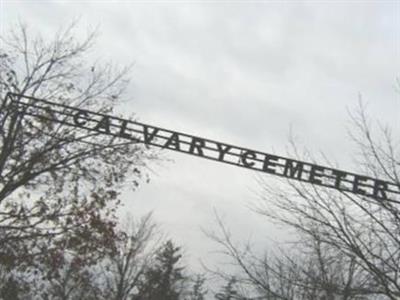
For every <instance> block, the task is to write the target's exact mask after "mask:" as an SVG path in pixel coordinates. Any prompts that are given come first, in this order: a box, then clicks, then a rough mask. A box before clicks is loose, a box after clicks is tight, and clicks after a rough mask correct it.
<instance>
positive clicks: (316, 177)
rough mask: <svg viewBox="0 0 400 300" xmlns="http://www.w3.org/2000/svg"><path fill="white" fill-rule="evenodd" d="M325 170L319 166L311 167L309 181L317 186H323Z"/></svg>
mask: <svg viewBox="0 0 400 300" xmlns="http://www.w3.org/2000/svg"><path fill="white" fill-rule="evenodd" d="M324 170H325V168H323V167H321V166H317V165H311V170H310V177H309V179H308V180H309V181H310V182H311V183H315V184H322V180H321V177H323V176H324Z"/></svg>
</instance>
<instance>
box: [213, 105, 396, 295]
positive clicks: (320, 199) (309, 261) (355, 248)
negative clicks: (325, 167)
mask: <svg viewBox="0 0 400 300" xmlns="http://www.w3.org/2000/svg"><path fill="white" fill-rule="evenodd" d="M360 103H361V102H360ZM351 117H352V120H353V127H352V131H351V133H352V135H351V136H352V138H353V140H354V141H355V142H356V144H357V146H358V148H359V150H360V151H359V154H358V156H357V159H358V163H359V166H360V170H359V171H360V172H364V173H365V174H366V175H369V176H371V177H375V178H381V179H385V180H387V181H391V182H394V183H396V184H397V185H399V186H400V181H399V178H400V177H399V175H400V173H399V166H400V153H399V149H398V140H397V137H396V136H394V135H393V134H392V133H391V131H390V130H389V129H388V128H387V127H383V126H381V125H380V126H373V125H372V121H371V120H369V119H368V117H367V115H366V112H365V107H363V106H362V105H361V104H360V106H359V108H358V109H357V110H356V112H355V113H353V114H352V115H351ZM297 150H298V149H297V148H296V147H295V146H294V143H293V151H292V155H294V156H296V157H297V158H298V159H300V160H304V158H305V157H304V155H300V154H299V152H298V151H297ZM310 159H312V157H311V156H306V160H310ZM327 163H329V162H327ZM260 185H261V187H262V191H261V193H260V195H261V199H262V201H261V202H259V203H258V204H256V205H257V206H256V209H255V210H256V212H257V213H260V214H262V215H264V216H266V217H267V218H268V219H269V220H270V221H272V222H274V223H278V224H280V225H283V226H284V227H285V228H287V229H288V230H290V231H291V232H293V233H294V235H295V236H296V240H295V241H294V242H292V243H291V244H290V250H285V249H282V250H280V251H279V253H277V254H276V255H268V256H265V257H260V255H256V254H254V253H252V251H251V248H250V247H246V246H243V245H242V246H240V245H237V244H234V243H233V241H232V237H231V235H230V233H229V231H228V230H227V229H226V227H225V225H224V224H222V222H221V221H219V225H220V226H219V227H220V229H221V233H220V234H217V235H213V236H212V238H213V239H214V240H215V241H217V242H218V243H219V244H220V245H221V246H222V249H225V255H227V256H228V257H230V258H231V261H232V262H233V263H234V264H235V265H236V266H238V267H239V270H240V272H239V274H240V276H239V277H237V278H238V281H239V282H240V283H242V285H245V286H247V287H249V288H250V290H251V291H253V293H254V295H255V296H259V297H261V298H260V299H327V300H333V299H334V300H337V299H393V300H394V299H398V298H399V297H400V204H399V203H398V202H396V201H390V200H388V201H386V200H375V199H371V198H368V197H364V196H362V195H354V194H350V193H346V192H339V191H334V190H331V189H324V188H321V187H317V186H313V185H311V184H308V183H301V182H300V183H298V182H292V181H288V182H286V184H282V181H279V182H278V183H277V182H273V183H271V180H270V178H268V180H266V179H264V178H260ZM220 273H221V272H220ZM223 275H224V276H227V275H229V274H223Z"/></svg>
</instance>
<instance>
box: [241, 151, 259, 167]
mask: <svg viewBox="0 0 400 300" xmlns="http://www.w3.org/2000/svg"><path fill="white" fill-rule="evenodd" d="M249 156H250V158H253V159H254V158H256V154H255V153H254V152H253V151H250V150H248V151H245V152H243V153H242V154H241V155H240V157H241V160H242V163H243V166H245V167H248V168H250V167H252V166H254V162H248V161H247V159H248V158H249Z"/></svg>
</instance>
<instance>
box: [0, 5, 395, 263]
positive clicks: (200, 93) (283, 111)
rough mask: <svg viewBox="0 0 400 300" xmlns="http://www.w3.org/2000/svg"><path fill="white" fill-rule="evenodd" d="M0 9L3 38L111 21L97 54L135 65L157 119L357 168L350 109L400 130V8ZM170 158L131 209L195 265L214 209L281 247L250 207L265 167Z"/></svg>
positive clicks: (205, 247)
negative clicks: (363, 108)
mask: <svg viewBox="0 0 400 300" xmlns="http://www.w3.org/2000/svg"><path fill="white" fill-rule="evenodd" d="M0 3H1V4H0V10H1V15H0V26H1V27H0V30H1V33H3V32H5V31H6V30H7V29H9V28H10V26H13V25H15V24H16V22H17V21H18V20H21V21H23V22H26V23H27V24H28V25H29V26H30V27H31V29H32V30H33V31H40V32H42V33H43V34H44V35H52V34H54V32H55V31H56V30H57V29H58V28H59V27H60V26H63V25H65V24H67V23H69V22H70V21H71V20H72V19H74V18H77V17H80V23H79V27H80V28H81V29H82V30H81V31H82V32H86V29H87V28H88V27H92V28H94V27H96V26H99V28H100V33H101V34H100V36H99V39H98V44H97V46H96V51H95V53H94V54H93V55H95V56H96V57H97V58H99V59H102V60H105V61H107V60H112V61H114V62H115V63H118V64H122V65H123V64H128V63H131V62H134V64H135V66H134V69H133V73H132V83H131V85H130V87H129V93H128V95H127V99H129V102H128V103H127V106H128V108H126V107H125V108H124V109H126V110H129V111H130V112H135V113H136V114H137V117H138V118H139V120H140V121H142V122H145V123H149V124H152V125H158V126H161V127H166V128H170V129H173V130H178V131H183V132H187V133H190V134H194V135H199V136H204V137H208V138H211V139H216V140H219V141H222V142H228V143H233V144H236V145H241V146H245V147H248V148H254V149H257V150H261V151H265V152H272V153H275V154H279V155H285V154H286V146H287V144H288V135H289V132H290V130H292V131H293V132H294V135H295V136H296V137H297V139H298V140H299V142H301V147H306V148H308V149H309V150H310V151H312V152H317V151H322V152H324V153H326V154H327V156H328V157H329V158H330V159H332V160H334V161H336V162H337V163H338V166H339V167H340V168H341V169H344V170H348V171H357V166H355V165H354V164H353V163H352V155H353V154H354V147H353V145H352V143H351V141H350V139H349V136H348V135H347V129H348V128H349V125H350V123H349V117H348V113H347V111H348V110H349V109H350V110H351V109H353V108H354V107H356V106H357V102H358V97H359V96H358V95H359V93H361V94H362V97H363V99H364V101H365V102H366V103H367V105H368V111H369V112H370V113H371V115H373V116H374V117H377V118H379V119H381V120H383V121H384V122H387V123H390V124H391V125H392V126H393V127H394V128H395V129H397V130H399V129H400V96H399V93H396V90H395V81H396V78H399V77H400V1H377V2H373V1H353V2H352V1H306V2H303V1H286V2H283V1H234V2H229V1H223V2H222V1H220V2H217V1H207V2H203V3H201V2H197V1H196V2H194V1H192V2H183V1H182V2H181V1H169V2H167V1H165V2H164V1H157V2H134V1H78V0H76V1H8V0H0ZM127 115H128V113H127ZM398 132H399V131H397V133H398ZM164 155H165V156H166V157H167V158H170V159H172V160H173V162H164V163H162V164H161V165H154V166H152V167H153V169H154V171H155V174H153V175H152V181H151V183H150V184H148V185H143V186H142V187H141V189H140V190H139V191H138V192H136V193H133V194H129V193H127V194H125V196H124V197H125V203H126V205H125V208H124V211H129V212H131V213H132V214H133V215H134V216H139V215H141V214H143V213H145V212H148V211H151V210H152V211H154V216H155V219H156V220H157V221H158V222H159V223H160V224H161V226H162V228H163V229H164V230H165V231H166V232H167V233H168V234H169V235H170V236H171V237H172V238H173V239H174V240H175V241H177V242H178V243H180V244H181V245H182V246H183V247H184V249H185V250H186V252H187V254H188V255H189V260H190V262H192V263H193V265H194V268H199V264H198V260H199V259H200V258H202V259H203V260H204V261H205V262H209V261H213V259H214V258H210V257H214V256H212V255H210V253H209V252H210V250H211V249H212V244H211V243H210V242H209V241H207V240H206V239H205V237H204V235H203V234H202V232H201V230H200V228H201V227H204V228H211V227H212V224H213V222H214V221H213V219H214V217H213V210H214V209H216V210H217V211H218V212H220V213H221V214H222V215H224V218H225V220H226V222H227V224H228V226H229V227H230V228H231V230H232V232H233V233H234V236H235V237H237V239H242V238H245V237H247V236H250V235H251V237H252V239H253V240H254V243H255V245H256V246H258V247H259V248H263V247H267V246H268V244H269V242H270V240H271V239H275V240H279V236H278V235H277V234H276V231H275V229H274V228H273V227H272V226H271V224H268V223H266V221H265V220H264V219H263V218H262V217H259V216H257V215H256V214H254V213H253V212H251V211H250V210H249V209H248V206H249V203H250V202H251V201H255V199H256V196H255V193H256V191H257V189H258V186H257V184H256V182H255V174H254V172H252V171H249V170H245V169H242V168H235V167H232V166H228V165H223V164H219V163H215V162H210V161H207V160H203V159H200V158H196V157H191V156H187V155H185V154H176V153H164ZM266 178H267V179H268V178H269V177H268V175H266Z"/></svg>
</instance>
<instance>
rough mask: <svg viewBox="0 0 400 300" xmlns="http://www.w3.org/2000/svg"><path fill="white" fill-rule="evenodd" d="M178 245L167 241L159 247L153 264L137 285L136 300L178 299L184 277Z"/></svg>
mask: <svg viewBox="0 0 400 300" xmlns="http://www.w3.org/2000/svg"><path fill="white" fill-rule="evenodd" d="M180 250H181V249H180V247H176V246H175V245H174V244H173V243H172V241H167V242H166V243H165V244H163V245H162V246H161V248H160V249H159V251H158V253H157V255H156V260H155V264H154V266H150V267H149V269H148V270H147V271H146V272H145V275H144V278H143V281H142V284H141V285H140V286H139V293H138V295H137V296H136V297H135V299H137V300H139V299H140V300H178V299H179V298H180V295H181V294H182V291H183V285H184V282H185V280H186V278H185V277H184V275H183V267H180V266H179V263H180V259H181V258H182V254H181V253H180Z"/></svg>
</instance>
